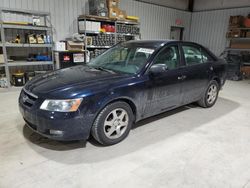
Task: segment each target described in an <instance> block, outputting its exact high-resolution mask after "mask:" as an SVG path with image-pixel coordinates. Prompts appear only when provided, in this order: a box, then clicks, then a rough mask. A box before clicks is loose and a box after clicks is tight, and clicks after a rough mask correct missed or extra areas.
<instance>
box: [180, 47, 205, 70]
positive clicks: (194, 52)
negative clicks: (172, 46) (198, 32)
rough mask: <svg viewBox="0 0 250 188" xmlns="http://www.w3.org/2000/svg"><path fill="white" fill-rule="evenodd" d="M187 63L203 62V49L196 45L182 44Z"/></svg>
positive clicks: (189, 64)
mask: <svg viewBox="0 0 250 188" xmlns="http://www.w3.org/2000/svg"><path fill="white" fill-rule="evenodd" d="M182 49H183V53H184V57H185V61H186V65H188V66H191V65H197V64H202V63H203V60H202V59H203V58H202V53H201V49H200V48H199V47H195V46H189V45H183V46H182Z"/></svg>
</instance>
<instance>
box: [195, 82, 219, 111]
mask: <svg viewBox="0 0 250 188" xmlns="http://www.w3.org/2000/svg"><path fill="white" fill-rule="evenodd" d="M218 94H219V85H218V83H217V82H216V81H215V80H213V81H211V82H210V84H209V85H208V87H207V89H206V91H205V93H204V94H203V96H202V98H201V99H200V100H199V101H198V104H199V105H200V106H201V107H204V108H210V107H212V106H213V105H214V104H215V103H216V101H217V98H218Z"/></svg>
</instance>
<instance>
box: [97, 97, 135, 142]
mask: <svg viewBox="0 0 250 188" xmlns="http://www.w3.org/2000/svg"><path fill="white" fill-rule="evenodd" d="M133 122H134V114H133V111H132V109H131V108H130V106H129V105H128V104H127V103H125V102H122V101H121V102H120V101H119V102H114V103H111V104H109V105H107V106H106V107H105V108H104V109H103V110H102V111H101V112H100V113H99V114H98V116H97V118H96V120H95V122H94V124H93V127H92V136H93V137H94V138H95V140H97V141H98V142H99V143H100V144H102V145H113V144H117V143H118V142H120V141H122V140H123V139H125V138H126V137H127V135H128V134H129V131H130V129H131V126H132V124H133Z"/></svg>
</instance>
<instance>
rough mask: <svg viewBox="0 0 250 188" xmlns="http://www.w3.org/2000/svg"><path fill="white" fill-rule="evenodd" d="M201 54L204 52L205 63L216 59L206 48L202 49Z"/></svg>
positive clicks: (203, 59)
mask: <svg viewBox="0 0 250 188" xmlns="http://www.w3.org/2000/svg"><path fill="white" fill-rule="evenodd" d="M201 54H202V61H203V63H206V62H209V61H213V60H214V59H213V58H212V57H211V56H210V55H209V54H208V53H207V52H206V51H205V50H203V49H202V50H201Z"/></svg>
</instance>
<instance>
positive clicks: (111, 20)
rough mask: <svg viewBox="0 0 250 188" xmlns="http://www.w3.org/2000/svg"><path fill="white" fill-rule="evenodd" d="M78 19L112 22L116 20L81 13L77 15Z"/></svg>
mask: <svg viewBox="0 0 250 188" xmlns="http://www.w3.org/2000/svg"><path fill="white" fill-rule="evenodd" d="M78 20H80V21H81V20H82V21H83V20H90V21H102V22H112V23H114V22H115V21H116V19H110V18H107V17H102V16H94V15H81V16H79V17H78Z"/></svg>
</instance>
